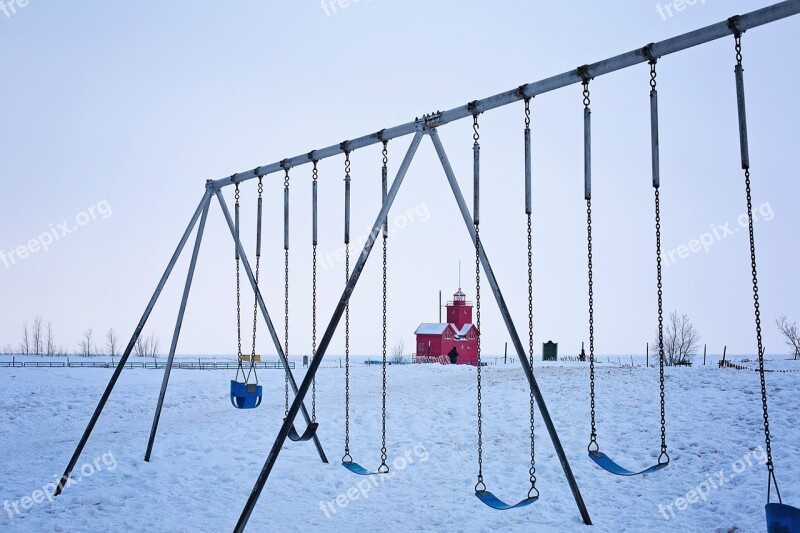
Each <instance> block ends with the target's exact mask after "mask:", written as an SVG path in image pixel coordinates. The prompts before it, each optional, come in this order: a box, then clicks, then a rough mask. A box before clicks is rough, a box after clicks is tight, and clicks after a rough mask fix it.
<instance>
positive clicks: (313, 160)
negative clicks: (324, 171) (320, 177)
mask: <svg viewBox="0 0 800 533" xmlns="http://www.w3.org/2000/svg"><path fill="white" fill-rule="evenodd" d="M314 152H316V150H311V151H310V152H308V156H307V157H308V160H309V161H311V162H313V163H317V162H319V159H315V158H314Z"/></svg>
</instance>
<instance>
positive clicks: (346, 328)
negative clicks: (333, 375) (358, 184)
mask: <svg viewBox="0 0 800 533" xmlns="http://www.w3.org/2000/svg"><path fill="white" fill-rule="evenodd" d="M344 173H345V182H347V180H349V179H350V151H349V150H346V151H345V152H344ZM344 281H345V284H346V283H347V282H349V281H350V242H346V243H345V245H344ZM344 411H345V418H344V456H343V457H342V463H352V462H353V457H352V456H351V455H350V301H349V300H348V302H347V304H346V305H345V307H344Z"/></svg>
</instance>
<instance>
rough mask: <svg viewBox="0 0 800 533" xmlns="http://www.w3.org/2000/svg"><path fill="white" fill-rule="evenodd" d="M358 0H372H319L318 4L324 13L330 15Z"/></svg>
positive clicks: (364, 0) (368, 0)
mask: <svg viewBox="0 0 800 533" xmlns="http://www.w3.org/2000/svg"><path fill="white" fill-rule="evenodd" d="M360 2H364V3H365V4H366V3H369V2H372V0H321V2H320V6H321V7H322V10H323V11H324V12H325V15H327V16H329V17H330V16H332V15H335V14H337V13H338V12H339V10H340V9H347V8H348V7H350V6H351V5H353V4H358V3H360Z"/></svg>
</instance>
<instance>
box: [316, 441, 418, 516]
mask: <svg viewBox="0 0 800 533" xmlns="http://www.w3.org/2000/svg"><path fill="white" fill-rule="evenodd" d="M429 458H430V454H429V453H428V450H427V449H426V448H425V445H423V444H417V445H416V446H414V448H413V449H411V450H407V451H406V453H404V454H403V455H400V456H398V457H396V458H395V460H394V461H392V462H391V463H390V464H389V472H387V473H386V474H375V475H372V476H365V477H364V478H363V479H362V480H361V481H359V482H358V483H357V484H356V485H354V486H352V487H350V488H349V489H347V490H346V491H345V492H342V493H340V494H339V495H337V496H336V498H334V499H332V500H328V501H320V502H319V510H320V511H322V512H323V513H325V517H326V518H330V517H331V516H333V515H335V514H336V512H337V511H338V510H341V509H344V508H345V507H347V506H348V505H350V504H351V503H352V502H355V501H358V500H366V499H368V498H369V494H370V492H372V490H373V489H375V488H377V487H378V486H379V485H381V484H382V483H384V482H385V481H386V480H387V479H390V478H391V477H392V476H395V475H397V474H398V473H400V472H402V471H403V470H405V469H406V468H408V467H409V466H411V465H413V464H415V463H417V462H420V463H424V462H426V461H427V460H428V459H429Z"/></svg>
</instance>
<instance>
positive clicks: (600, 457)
mask: <svg viewBox="0 0 800 533" xmlns="http://www.w3.org/2000/svg"><path fill="white" fill-rule="evenodd" d="M589 459H591V460H592V461H594V462H595V463H597V466H599V467H600V468H602V469H603V470H605V471H606V472H611V473H612V474H616V475H618V476H640V475H642V474H651V473H653V472H657V471H659V470H661V469H662V468H664V467H665V466H667V465H668V464H669V462H666V463H658V464H656V465H653V466H651V467H650V468H646V469H644V470H641V471H639V472H634V471H632V470H628V469H627V468H623V467H621V466H619V465H618V464H617V463H615V462H614V461H613V460H612V459H611V458H610V457H608V456H607V455H606V454H604V453H603V452H600V451H595V452H589Z"/></svg>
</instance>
